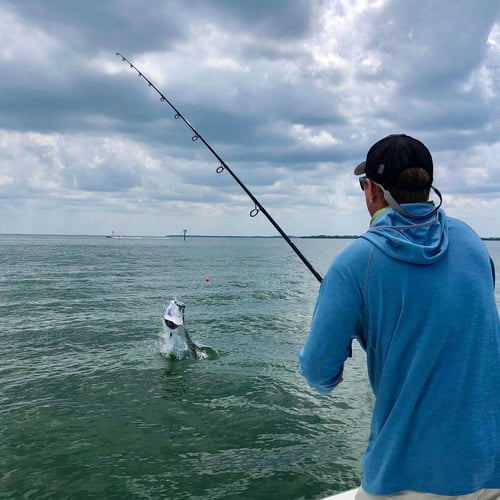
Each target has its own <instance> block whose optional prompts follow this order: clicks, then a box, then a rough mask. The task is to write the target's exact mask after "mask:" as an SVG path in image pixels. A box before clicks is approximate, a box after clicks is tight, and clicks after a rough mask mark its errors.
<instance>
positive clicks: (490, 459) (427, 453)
mask: <svg viewBox="0 0 500 500" xmlns="http://www.w3.org/2000/svg"><path fill="white" fill-rule="evenodd" d="M354 173H355V174H356V175H363V177H361V178H360V184H361V188H362V189H363V191H364V194H365V201H366V206H367V208H368V211H369V213H370V215H371V216H372V219H371V225H370V226H371V227H370V229H369V230H368V231H367V232H366V233H365V234H363V235H362V236H361V237H360V238H358V239H357V240H356V241H354V242H353V243H352V244H351V245H350V246H349V247H348V248H347V249H345V250H344V251H343V252H342V253H341V254H340V255H338V257H337V258H336V259H335V260H334V261H333V263H332V265H331V267H330V269H329V270H328V272H327V274H326V276H325V278H324V279H323V281H322V284H321V288H320V292H319V296H318V299H317V303H316V307H315V310H314V315H313V319H312V324H311V330H310V333H309V336H308V338H307V340H306V343H305V345H304V347H303V349H302V350H301V352H300V372H301V374H302V375H303V376H304V377H305V378H306V379H307V381H308V383H309V384H310V385H311V386H312V387H313V388H315V389H316V390H317V391H318V392H320V393H321V394H329V393H330V392H331V391H332V390H333V389H334V388H335V387H336V386H337V385H338V384H339V383H340V382H341V381H342V372H343V366H344V362H345V360H346V358H347V357H348V354H349V347H350V344H351V341H352V339H357V340H358V341H359V343H360V345H361V346H362V348H363V349H364V350H365V351H366V357H367V365H368V375H369V379H370V384H371V386H372V389H373V392H374V394H375V397H376V400H375V406H374V409H373V415H372V422H371V428H370V439H369V442H368V447H367V449H366V451H365V454H364V457H363V480H362V485H361V488H360V489H359V491H358V493H357V497H356V498H357V499H380V498H385V496H388V495H391V494H395V493H400V495H398V496H397V498H398V499H399V498H401V499H403V498H411V499H420V498H422V499H426V498H440V497H439V496H436V495H447V496H446V498H447V499H449V498H453V497H455V496H458V495H470V496H467V497H464V498H471V499H472V498H475V499H476V498H480V499H483V498H484V499H493V498H494V499H499V498H500V331H499V330H500V328H499V317H498V311H497V307H496V304H495V296H494V287H495V283H494V282H495V272H494V266H493V262H492V260H491V258H490V256H489V255H488V252H487V250H486V247H485V246H484V244H483V242H482V241H481V240H480V238H479V237H478V236H477V235H476V234H475V233H474V232H473V231H472V229H470V228H469V227H468V226H467V225H466V224H464V223H463V222H461V221H459V220H457V219H453V218H450V217H447V216H446V215H445V213H444V211H443V210H441V209H440V208H439V207H440V204H441V195H440V193H439V191H438V190H436V189H434V188H433V187H432V181H433V162H432V157H431V154H430V152H429V150H428V149H427V148H426V147H425V145H424V144H422V143H421V142H420V141H418V140H416V139H414V138H412V137H409V136H407V135H390V136H388V137H385V138H384V139H382V140H380V141H378V142H377V143H376V144H374V145H373V146H372V147H371V149H370V150H369V151H368V154H367V156H366V161H365V162H363V163H361V164H360V165H358V166H357V167H356V169H355V171H354ZM431 189H432V190H433V191H434V192H435V193H436V195H437V197H438V198H439V200H440V203H439V205H438V206H437V207H436V206H434V204H433V203H432V202H429V201H428V199H429V193H430V190H431ZM495 489H496V490H495ZM480 490H484V491H480ZM402 492H404V493H402ZM472 494H474V495H472ZM376 495H377V496H376ZM378 495H380V496H378ZM381 496H382V497H381Z"/></svg>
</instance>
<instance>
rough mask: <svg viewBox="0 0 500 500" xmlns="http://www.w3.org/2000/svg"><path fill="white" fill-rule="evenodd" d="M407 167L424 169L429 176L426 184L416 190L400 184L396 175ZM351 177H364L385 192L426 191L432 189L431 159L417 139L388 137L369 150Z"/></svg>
mask: <svg viewBox="0 0 500 500" xmlns="http://www.w3.org/2000/svg"><path fill="white" fill-rule="evenodd" d="M408 168H423V169H424V170H425V171H426V172H427V173H428V174H429V182H428V183H427V184H426V185H424V186H422V185H420V186H418V187H415V186H411V185H407V184H404V182H403V183H402V182H401V181H400V180H399V176H400V174H401V173H402V172H403V171H405V170H406V169H408ZM354 174H355V175H361V174H365V175H366V177H368V179H371V180H372V181H374V182H376V183H377V184H381V185H382V186H384V187H385V188H386V189H391V188H394V189H401V190H403V191H413V190H415V189H418V190H420V189H426V188H430V187H431V186H432V180H433V163H432V156H431V153H430V151H429V150H428V149H427V147H426V146H425V145H424V144H423V143H422V142H420V141H419V140H417V139H414V138H413V137H410V136H409V135H405V134H391V135H388V136H387V137H384V138H383V139H381V140H380V141H378V142H376V143H375V144H374V145H373V146H372V147H371V148H370V149H369V151H368V154H367V155H366V160H365V161H363V162H361V163H360V164H359V165H358V166H357V167H356V168H355V169H354Z"/></svg>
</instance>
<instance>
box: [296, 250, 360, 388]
mask: <svg viewBox="0 0 500 500" xmlns="http://www.w3.org/2000/svg"><path fill="white" fill-rule="evenodd" d="M348 255H350V254H345V253H344V254H341V255H339V257H337V259H336V260H335V261H334V262H333V264H332V266H331V267H330V269H329V270H328V273H327V274H326V276H325V278H324V279H323V281H322V283H321V287H320V291H319V295H318V299H317V302H316V307H315V309H314V313H313V318H312V323H311V329H310V331H309V335H308V337H307V340H306V342H305V345H304V347H303V348H302V350H301V351H300V354H299V361H300V366H299V371H300V373H301V375H303V376H304V377H305V378H306V380H307V382H308V384H309V385H310V386H311V387H312V388H314V389H315V390H316V391H318V392H319V393H320V394H325V395H326V394H330V393H331V392H332V391H333V389H334V388H335V387H336V386H337V385H338V384H339V383H340V382H341V381H342V373H343V370H344V362H345V360H346V359H347V357H348V356H349V352H350V348H351V342H352V339H353V338H356V337H358V338H359V332H360V324H361V311H362V293H361V286H360V284H359V278H358V277H357V273H358V272H359V267H358V268H357V267H356V265H355V264H354V263H353V262H348V260H351V259H347V258H346V257H347V256H348Z"/></svg>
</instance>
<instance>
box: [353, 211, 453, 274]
mask: <svg viewBox="0 0 500 500" xmlns="http://www.w3.org/2000/svg"><path fill="white" fill-rule="evenodd" d="M402 206H403V207H404V209H405V210H406V211H407V212H408V213H410V214H412V215H419V216H421V215H425V213H427V212H429V203H407V204H404V205H402ZM361 238H363V239H365V240H368V241H369V242H371V243H372V244H373V245H375V246H376V247H377V248H379V249H380V250H381V251H382V252H384V253H385V254H386V255H388V256H389V257H391V258H393V259H396V260H401V261H403V262H409V263H411V264H418V265H429V264H433V263H435V262H437V261H438V260H439V259H441V257H442V256H443V255H444V254H445V253H446V251H447V250H448V224H447V221H446V215H445V213H444V211H443V210H439V211H438V212H436V213H435V214H433V215H430V216H429V218H428V219H418V220H413V219H409V218H407V217H404V216H403V215H400V214H398V213H397V212H395V211H394V210H392V209H389V210H386V211H384V212H382V213H381V214H380V215H378V216H377V217H376V218H375V220H374V221H373V225H372V227H371V228H370V229H369V230H368V231H367V232H366V233H365V234H363V235H362V236H361Z"/></svg>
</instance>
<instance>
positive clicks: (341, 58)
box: [0, 0, 500, 237]
mask: <svg viewBox="0 0 500 500" xmlns="http://www.w3.org/2000/svg"><path fill="white" fill-rule="evenodd" d="M499 6H500V3H499V2H498V0H481V1H478V0H331V1H328V0H267V1H266V0H252V1H247V0H190V1H189V2H186V1H180V0H148V2H143V1H139V0H86V1H80V0H1V2H0V17H1V19H2V20H3V22H2V27H1V28H0V62H1V65H2V77H1V78H0V144H1V152H2V154H1V155H0V211H1V218H0V233H28V234H33V233H37V234H38V233H40V234H96V235H104V234H110V233H111V232H112V231H114V232H115V233H117V234H122V235H144V236H146V235H150V236H162V235H167V234H182V232H183V230H184V229H186V230H187V232H188V235H189V234H203V235H233V236H238V235H249V236H254V235H262V236H272V235H277V234H278V233H277V232H276V230H275V228H274V227H273V226H272V225H271V224H270V222H269V221H268V220H267V219H266V217H265V216H264V215H263V214H262V213H260V214H258V215H257V216H256V217H249V214H250V212H251V210H252V209H253V208H254V203H253V202H252V200H251V199H250V198H249V197H248V196H247V194H245V192H244V191H243V190H242V189H241V187H240V186H239V185H238V184H237V183H236V182H235V181H234V180H233V179H232V178H231V176H230V175H229V174H228V172H227V171H223V172H221V173H217V171H216V170H217V167H218V166H219V162H218V160H217V159H216V158H215V157H214V156H212V154H211V153H210V152H209V151H208V149H207V148H206V147H205V146H204V145H203V143H202V142H201V141H200V140H198V141H193V140H192V135H193V133H192V132H191V131H190V130H189V129H188V128H187V126H186V125H185V124H184V123H183V122H182V120H179V119H178V120H176V119H175V118H174V112H173V111H172V110H171V109H170V108H169V106H168V105H167V104H166V103H165V102H161V101H160V99H159V96H158V94H156V92H155V91H154V89H153V88H151V87H149V86H148V85H147V83H146V82H145V81H144V80H143V79H141V78H138V77H137V73H135V72H134V71H133V70H132V69H131V68H130V67H129V66H128V65H127V64H125V63H124V62H123V61H122V60H121V58H120V57H118V56H117V55H116V52H120V53H121V54H123V55H124V56H125V57H126V58H127V59H128V60H130V61H131V62H133V64H134V65H135V66H137V67H138V68H139V70H140V71H142V73H143V74H144V75H146V76H147V77H148V78H149V79H150V80H151V81H152V82H153V83H154V84H155V85H156V86H157V88H158V89H160V91H161V92H162V93H163V94H164V95H165V96H166V97H167V99H169V100H170V101H171V102H172V103H173V104H174V105H175V106H176V108H177V109H178V110H179V111H180V112H181V113H182V114H183V115H184V116H185V117H186V118H187V119H188V120H189V122H190V123H191V124H192V125H193V126H194V127H195V129H196V130H197V131H198V132H199V133H200V134H201V135H202V136H203V138H204V139H205V140H206V141H207V142H208V143H209V144H210V145H211V147H212V148H213V149H214V150H215V151H216V152H217V154H218V155H219V156H220V157H221V158H222V159H223V160H224V161H225V162H226V164H227V165H228V166H229V167H230V169H231V170H232V171H233V172H234V173H235V174H236V176H238V178H239V179H240V180H241V182H242V183H243V184H244V185H246V187H247V188H248V189H249V190H250V192H251V193H253V195H254V196H255V197H256V198H257V199H258V201H259V202H260V203H261V204H262V206H264V207H265V209H266V210H267V212H268V213H269V214H270V215H271V216H272V217H273V218H274V220H275V221H276V222H277V223H278V224H279V226H280V227H281V228H282V229H283V231H284V232H285V233H287V234H289V235H296V236H303V235H318V234H328V235H345V234H349V235H352V234H360V233H362V232H363V231H365V230H366V229H367V227H368V225H369V215H368V213H367V210H366V206H365V201H364V195H363V193H362V192H361V190H360V188H359V183H358V181H357V178H356V177H355V176H354V175H353V169H354V167H355V166H356V165H357V164H358V163H359V162H360V161H362V160H363V159H364V158H365V156H366V152H367V151H368V149H369V148H370V146H371V145H372V144H373V143H374V142H376V141H377V140H379V139H380V138H382V137H384V136H386V135H388V134H391V133H405V134H409V135H411V136H413V137H416V138H418V139H420V140H421V141H423V142H424V143H425V144H426V145H427V146H428V147H429V149H430V150H431V152H432V155H433V159H434V169H435V170H434V185H435V186H436V187H437V188H438V189H439V190H440V191H441V192H442V194H443V199H444V201H443V208H444V210H445V212H446V213H447V214H448V215H450V216H453V217H458V218H460V219H462V220H464V221H465V222H467V223H468V224H469V225H471V226H472V227H473V228H474V229H475V230H476V231H477V232H478V233H479V234H480V235H481V236H483V237H489V236H500V113H499V110H500V8H499Z"/></svg>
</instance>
